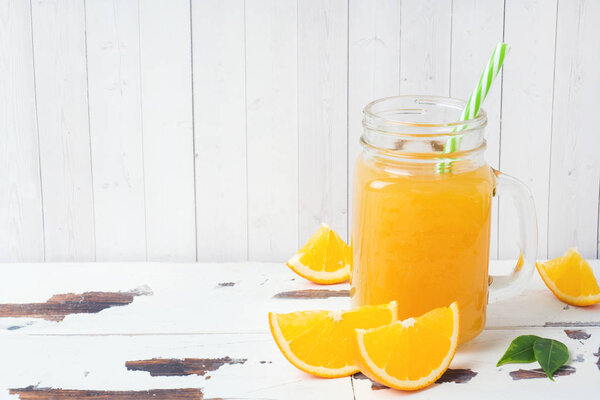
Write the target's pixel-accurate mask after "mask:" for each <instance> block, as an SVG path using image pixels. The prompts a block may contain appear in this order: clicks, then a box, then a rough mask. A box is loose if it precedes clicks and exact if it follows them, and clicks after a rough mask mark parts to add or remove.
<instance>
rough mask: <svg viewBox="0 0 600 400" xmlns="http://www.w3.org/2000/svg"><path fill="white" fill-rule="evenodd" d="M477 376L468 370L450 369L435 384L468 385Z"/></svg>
mask: <svg viewBox="0 0 600 400" xmlns="http://www.w3.org/2000/svg"><path fill="white" fill-rule="evenodd" d="M476 375H477V372H475V371H472V370H470V369H468V368H456V369H453V368H448V369H447V370H446V372H444V374H443V375H442V376H441V377H440V378H439V379H438V380H437V381H435V383H450V382H451V383H467V382H469V381H470V380H471V379H473V378H474V377H475V376H476Z"/></svg>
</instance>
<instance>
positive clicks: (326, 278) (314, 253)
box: [286, 224, 352, 284]
mask: <svg viewBox="0 0 600 400" xmlns="http://www.w3.org/2000/svg"><path fill="white" fill-rule="evenodd" d="M351 264H352V250H351V249H350V246H348V245H347V244H346V243H345V242H344V241H343V240H342V238H340V237H339V235H338V234H337V233H335V231H333V230H332V229H331V228H330V227H329V226H327V225H326V224H322V225H321V227H320V228H319V230H317V232H316V233H315V234H314V235H313V236H312V237H311V238H310V239H309V240H308V241H307V242H306V244H305V245H304V246H302V248H301V249H300V250H298V252H297V253H296V254H295V255H294V256H293V257H292V258H291V259H290V260H289V261H288V262H287V263H286V265H287V266H288V267H289V268H291V269H292V270H293V271H294V272H296V273H297V274H298V275H300V276H302V277H304V278H306V279H308V280H310V281H312V282H315V283H321V284H332V283H340V282H344V281H346V280H348V278H349V277H350V268H351Z"/></svg>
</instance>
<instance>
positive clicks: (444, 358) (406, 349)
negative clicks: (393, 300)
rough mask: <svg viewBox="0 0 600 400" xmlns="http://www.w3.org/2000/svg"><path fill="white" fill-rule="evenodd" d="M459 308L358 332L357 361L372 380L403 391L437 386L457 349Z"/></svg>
mask: <svg viewBox="0 0 600 400" xmlns="http://www.w3.org/2000/svg"><path fill="white" fill-rule="evenodd" d="M458 331H459V327H458V306H457V305H456V303H452V305H451V306H450V307H442V308H437V309H435V310H432V311H430V312H428V313H426V314H424V315H423V316H421V317H418V318H408V319H406V320H404V321H397V322H394V323H392V324H389V325H386V326H381V327H378V328H373V329H369V330H358V331H357V334H356V340H357V344H358V346H357V360H358V364H359V367H360V370H361V371H362V372H363V373H364V374H365V375H367V376H369V377H370V378H371V379H373V380H375V381H377V382H379V383H382V384H384V385H387V386H390V387H394V388H396V389H402V390H416V389H420V388H422V387H425V386H427V385H429V384H431V383H433V382H435V381H436V380H437V379H438V378H439V377H440V376H441V375H442V374H443V373H444V371H446V369H447V368H448V366H449V365H450V362H451V361H452V358H453V357H454V354H455V352H456V347H457V346H458Z"/></svg>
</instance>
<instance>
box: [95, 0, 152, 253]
mask: <svg viewBox="0 0 600 400" xmlns="http://www.w3.org/2000/svg"><path fill="white" fill-rule="evenodd" d="M85 4H86V7H85V12H86V13H85V14H86V39H87V57H88V86H89V101H90V112H89V114H90V140H91V152H92V160H93V164H92V174H93V176H94V180H93V185H94V215H95V228H96V229H95V238H96V253H97V257H96V260H98V261H145V260H146V222H145V200H144V163H143V151H142V150H143V146H142V115H141V98H140V46H139V20H138V12H139V10H138V3H137V2H132V1H129V2H128V1H119V0H111V1H104V0H88V1H86V3H85Z"/></svg>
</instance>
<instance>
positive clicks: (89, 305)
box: [0, 290, 148, 321]
mask: <svg viewBox="0 0 600 400" xmlns="http://www.w3.org/2000/svg"><path fill="white" fill-rule="evenodd" d="M143 294H148V292H141V291H135V290H134V291H130V292H118V293H107V292H86V293H82V294H75V293H67V294H57V295H54V296H52V297H51V298H50V299H48V301H46V302H45V303H28V304H0V318H2V317H13V318H14V317H19V318H21V317H32V318H43V319H45V320H48V321H62V320H63V319H65V316H67V315H69V314H95V313H99V312H100V311H102V310H104V309H106V308H110V307H116V306H124V305H127V304H130V303H131V302H133V298H134V297H135V296H139V295H143Z"/></svg>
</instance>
